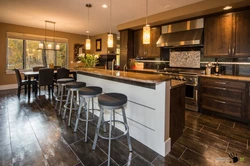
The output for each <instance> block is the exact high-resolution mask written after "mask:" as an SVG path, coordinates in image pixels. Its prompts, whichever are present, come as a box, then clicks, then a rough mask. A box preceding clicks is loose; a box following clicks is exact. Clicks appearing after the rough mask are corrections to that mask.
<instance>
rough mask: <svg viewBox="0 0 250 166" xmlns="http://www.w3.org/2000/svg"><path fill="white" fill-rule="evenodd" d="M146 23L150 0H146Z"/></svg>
mask: <svg viewBox="0 0 250 166" xmlns="http://www.w3.org/2000/svg"><path fill="white" fill-rule="evenodd" d="M146 25H148V0H146Z"/></svg>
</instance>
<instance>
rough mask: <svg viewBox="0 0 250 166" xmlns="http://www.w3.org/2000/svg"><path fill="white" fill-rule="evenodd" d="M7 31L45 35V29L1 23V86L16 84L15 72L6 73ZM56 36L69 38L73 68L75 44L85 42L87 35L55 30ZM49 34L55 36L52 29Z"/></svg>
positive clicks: (69, 51)
mask: <svg viewBox="0 0 250 166" xmlns="http://www.w3.org/2000/svg"><path fill="white" fill-rule="evenodd" d="M6 32H18V33H27V34H35V35H44V29H38V28H31V27H25V26H19V25H13V24H6V23H0V57H1V61H0V78H2V79H0V86H1V85H7V84H16V78H15V75H14V74H6V47H7V40H6ZM55 34H56V35H55V36H56V37H61V38H67V39H68V53H69V57H68V67H69V68H72V67H73V64H71V63H70V62H71V61H73V60H74V44H76V43H80V44H85V40H86V36H85V35H77V34H71V33H64V32H55ZM48 36H53V33H52V31H48ZM3 78H4V79H3Z"/></svg>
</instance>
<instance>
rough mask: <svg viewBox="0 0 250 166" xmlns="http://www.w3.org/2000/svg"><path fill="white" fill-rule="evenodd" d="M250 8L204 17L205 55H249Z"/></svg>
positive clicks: (233, 56)
mask: <svg viewBox="0 0 250 166" xmlns="http://www.w3.org/2000/svg"><path fill="white" fill-rule="evenodd" d="M249 18H250V10H244V11H238V12H233V13H227V14H222V15H217V16H211V17H207V18H205V27H204V56H205V57H232V58H235V57H245V56H250V49H249V48H250V29H249V26H250V19H249Z"/></svg>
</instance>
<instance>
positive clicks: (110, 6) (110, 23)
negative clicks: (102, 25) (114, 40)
mask: <svg viewBox="0 0 250 166" xmlns="http://www.w3.org/2000/svg"><path fill="white" fill-rule="evenodd" d="M111 4H112V3H111V0H110V12H109V33H110V34H111V7H112V6H111Z"/></svg>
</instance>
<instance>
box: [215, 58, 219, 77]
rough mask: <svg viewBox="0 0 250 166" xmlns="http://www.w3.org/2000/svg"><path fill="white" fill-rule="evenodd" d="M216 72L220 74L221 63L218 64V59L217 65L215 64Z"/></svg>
mask: <svg viewBox="0 0 250 166" xmlns="http://www.w3.org/2000/svg"><path fill="white" fill-rule="evenodd" d="M215 73H216V74H219V64H218V61H217V63H216V65H215Z"/></svg>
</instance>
